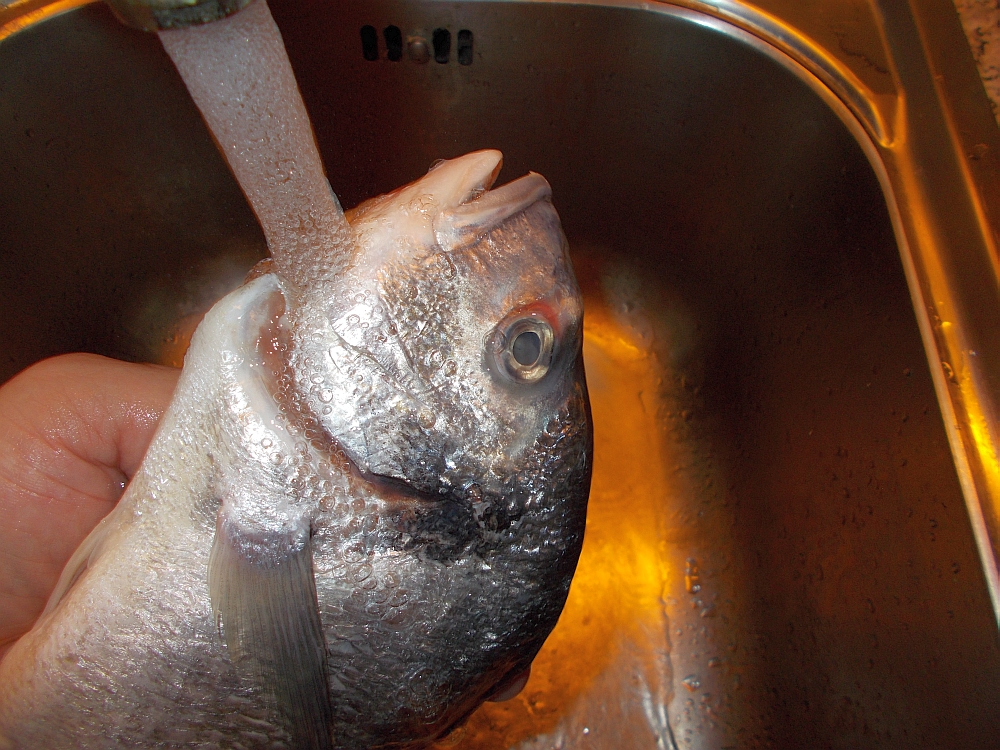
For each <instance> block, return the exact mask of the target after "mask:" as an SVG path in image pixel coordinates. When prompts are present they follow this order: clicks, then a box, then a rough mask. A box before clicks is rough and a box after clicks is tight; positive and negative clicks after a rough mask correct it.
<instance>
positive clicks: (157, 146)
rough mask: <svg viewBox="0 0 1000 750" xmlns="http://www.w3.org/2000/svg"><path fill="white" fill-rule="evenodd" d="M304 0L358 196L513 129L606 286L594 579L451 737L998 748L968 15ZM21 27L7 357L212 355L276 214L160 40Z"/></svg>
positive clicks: (6, 65) (985, 110)
mask: <svg viewBox="0 0 1000 750" xmlns="http://www.w3.org/2000/svg"><path fill="white" fill-rule="evenodd" d="M270 4H271V8H272V11H273V14H274V16H275V18H276V20H277V22H278V24H279V26H280V27H281V29H282V32H283V34H284V36H285V40H286V44H287V46H288V50H289V55H290V57H291V59H292V62H293V65H294V67H295V70H296V74H297V76H298V78H299V82H300V87H301V89H302V93H303V96H304V98H305V101H306V104H307V106H308V107H309V109H310V113H311V116H312V118H313V123H314V127H315V130H316V136H317V140H318V143H319V146H320V150H321V152H322V154H323V156H324V159H325V162H326V166H327V170H328V174H329V178H330V181H331V183H332V185H333V186H334V188H335V190H336V191H337V193H338V194H339V196H340V197H341V200H342V202H343V203H344V205H345V206H349V205H353V204H355V203H357V202H359V201H360V200H362V199H364V198H366V197H369V196H371V195H374V194H376V193H379V192H383V191H385V190H388V189H391V188H394V187H396V186H398V185H400V184H402V183H404V182H406V181H409V180H412V179H414V178H416V177H417V176H419V175H420V174H422V173H423V172H424V171H425V170H426V169H427V167H428V166H429V165H430V164H431V163H432V162H433V161H434V160H435V159H438V158H442V157H451V156H455V155H458V154H461V153H463V152H465V151H469V150H472V149H477V148H485V147H490V148H499V149H501V150H502V151H503V152H504V154H505V155H506V166H505V167H504V172H503V174H502V175H501V181H505V180H507V179H512V178H514V177H516V176H519V175H521V174H523V173H524V172H526V171H527V170H529V169H530V170H533V171H537V172H540V173H542V174H544V175H545V176H546V177H547V178H548V180H549V181H550V182H551V184H552V187H553V193H554V200H555V204H556V207H557V208H558V210H559V213H560V215H561V217H562V220H563V223H564V227H565V230H566V233H567V236H568V238H569V241H570V245H571V248H572V254H573V261H574V264H575V267H576V270H577V274H578V276H579V278H580V282H581V285H582V287H583V289H584V292H585V297H586V340H585V357H586V366H587V376H588V382H589V386H590V389H591V398H592V401H593V412H594V422H595V431H596V434H595V440H596V451H595V474H594V486H593V494H592V498H591V505H590V508H591V510H590V515H589V520H588V530H587V535H588V536H587V541H586V544H585V548H584V553H583V557H582V559H581V563H580V569H579V572H578V575H577V578H576V579H575V581H574V584H573V589H572V591H571V594H570V600H569V603H568V604H567V608H566V610H565V612H564V615H563V618H562V620H561V621H560V624H559V626H558V627H557V629H556V631H555V632H554V633H553V635H552V637H551V638H550V639H549V641H548V643H547V644H546V647H545V649H544V650H543V652H542V653H541V654H540V656H539V657H538V659H537V660H536V663H535V668H534V670H533V675H532V678H531V681H530V682H529V683H528V686H527V687H526V689H525V690H524V691H523V692H522V693H521V695H520V696H519V697H518V698H516V699H515V700H513V701H510V702H507V703H502V704H490V705H487V706H485V707H484V708H482V709H481V710H480V711H479V712H477V713H476V714H475V715H474V716H473V717H472V718H471V719H470V720H469V721H468V722H467V724H466V725H465V726H464V727H462V728H460V729H459V730H457V731H456V732H455V733H453V734H452V735H451V736H450V737H448V738H447V739H446V740H444V741H442V742H441V743H440V746H441V747H453V748H508V747H520V748H526V749H527V748H556V747H559V748H563V747H600V748H623V747H630V748H631V747H635V748H643V747H648V748H673V747H680V748H725V747H731V748H758V747H760V748H770V747H775V748H786V747H787V748H799V747H810V748H867V747H879V748H895V747H898V748H912V747H956V748H958V747H961V748H979V747H982V748H986V747H995V746H996V742H997V740H996V738H997V737H1000V710H998V709H1000V698H998V696H1000V649H998V639H997V621H996V616H995V613H994V608H993V604H992V600H991V595H994V594H995V592H996V590H997V587H996V580H997V575H996V562H995V554H994V552H993V550H994V546H995V545H994V541H993V540H994V539H995V538H996V535H995V533H994V529H995V527H996V522H995V512H994V511H993V510H992V509H993V508H995V507H996V506H997V503H998V502H1000V493H998V491H997V488H998V487H1000V484H998V482H997V476H998V473H997V465H996V455H997V454H996V450H995V440H994V438H993V437H992V436H993V435H994V434H995V426H996V422H995V419H994V417H993V411H992V409H993V405H992V399H993V398H995V397H996V394H998V393H1000V387H998V386H997V383H998V380H997V376H998V374H1000V367H996V363H997V361H1000V359H998V358H1000V342H997V341H993V339H994V338H996V337H995V336H993V337H991V336H990V335H989V334H990V333H991V332H995V331H998V330H1000V323H998V321H1000V317H998V316H1000V299H998V296H997V276H996V268H997V263H998V261H997V256H996V252H995V246H994V244H993V243H994V239H993V238H994V231H993V230H992V229H991V227H995V226H1000V224H997V223H996V222H995V220H994V218H993V217H994V216H995V213H996V211H997V209H998V208H1000V203H998V202H997V192H996V191H997V187H996V186H998V185H1000V180H996V179H995V178H996V177H997V175H998V174H1000V171H998V170H997V163H996V148H997V146H998V136H997V133H996V127H995V124H994V123H993V120H992V114H991V112H990V110H989V107H988V105H987V103H986V101H985V95H984V94H983V93H982V91H981V87H980V89H978V90H977V89H975V87H974V86H973V83H975V84H976V85H978V81H977V80H976V79H975V78H974V76H975V68H974V67H973V65H972V61H971V57H969V56H968V49H967V48H966V47H962V48H961V49H962V52H963V54H964V57H962V56H959V55H958V54H957V53H955V52H954V50H956V49H958V48H957V47H956V46H955V40H956V39H957V40H959V43H960V44H962V45H964V39H962V37H961V30H960V29H959V27H958V21H957V19H956V18H954V10H953V9H952V8H950V4H948V3H933V2H930V1H929V0H927V1H922V2H914V3H911V4H910V6H911V9H912V14H909V13H910V11H906V13H904V11H902V10H898V9H895V8H885V7H882V8H880V7H878V6H869V5H867V4H865V3H854V4H851V5H848V4H840V6H839V7H840V10H837V11H836V12H835V13H834V12H833V11H830V12H831V13H833V16H835V17H833V16H831V15H830V14H827V15H823V14H822V13H820V12H819V11H820V10H822V8H820V7H819V6H823V7H825V8H826V9H827V10H829V8H830V7H832V6H835V5H837V4H835V3H827V4H823V3H811V4H802V3H782V2H777V0H776V1H775V2H772V3H769V4H768V3H758V4H757V5H752V6H751V5H749V4H740V3H735V2H718V3H699V2H684V3H680V4H679V5H667V4H655V3H654V4H650V3H639V2H635V3H632V2H625V1H621V2H608V3H589V2H584V3H552V2H545V3H533V2H447V3H445V2H391V1H382V0H379V1H377V2H343V3H323V2H320V0H298V1H297V2H292V1H291V0H272V2H271V3H270ZM900 5H902V4H900ZM814 6H815V7H814ZM945 8H947V9H948V10H950V13H951V15H950V16H949V15H948V14H947V13H945V11H944V10H943V9H945ZM6 13H7V15H6V16H2V17H0V23H5V24H6V25H5V26H2V28H0V33H2V34H3V35H4V36H5V38H3V40H2V41H0V206H2V209H3V210H2V215H0V245H2V247H3V248H4V260H5V262H4V264H3V270H2V271H0V286H2V288H3V292H4V294H3V297H2V299H0V310H2V316H3V320H4V321H5V322H6V335H5V338H4V345H3V351H2V354H3V357H2V360H0V381H2V380H5V379H6V378H8V377H10V376H11V375H13V374H14V373H15V372H17V371H19V370H20V369H22V368H23V367H25V366H27V365H29V364H30V363H32V362H34V361H36V360H38V359H41V358H43V357H46V356H49V355H53V354H57V353H60V352H68V351H80V350H85V351H92V352H97V353H101V354H105V355H108V356H112V357H118V358H123V359H130V360H140V361H141V360H145V361H159V362H166V363H174V364H179V363H180V360H181V357H182V355H183V350H184V346H185V344H186V340H187V336H188V335H189V334H190V331H191V329H192V328H193V326H194V325H195V324H196V323H197V320H198V319H199V316H200V315H201V314H202V313H203V312H204V310H205V309H207V307H208V306H210V305H211V304H212V302H214V301H215V300H216V299H218V298H219V297H220V296H221V295H223V294H224V293H226V292H227V291H228V290H230V289H232V288H234V287H235V286H236V285H238V284H239V283H240V281H241V279H242V276H243V274H244V273H245V272H246V270H247V269H248V268H249V267H250V266H251V265H252V264H253V263H254V262H255V261H256V260H257V259H259V258H261V257H263V256H264V255H265V254H266V248H265V246H264V241H263V237H262V235H261V233H260V230H259V229H258V227H257V225H256V222H255V220H254V217H253V215H252V214H251V213H250V211H249V209H248V207H247V206H246V204H245V202H244V200H243V197H242V195H241V193H240V191H239V188H238V187H237V186H236V184H235V183H234V182H233V180H232V178H231V177H230V175H229V173H228V171H227V169H226V167H225V164H224V162H223V161H222V159H221V158H220V157H219V156H218V154H217V153H216V151H215V148H214V145H213V143H212V140H211V138H210V136H209V135H208V133H207V132H206V131H205V128H204V126H203V124H202V122H201V119H200V117H199V115H198V113H197V111H196V109H195V108H194V105H193V104H192V103H191V101H190V100H189V98H188V96H187V93H186V91H185V89H184V87H183V85H182V83H181V82H180V79H179V78H178V76H177V74H176V73H175V72H174V70H173V68H172V67H171V65H170V63H169V60H168V58H167V57H166V55H165V53H164V52H163V50H162V48H161V47H160V45H159V43H158V41H157V39H156V37H155V36H151V35H144V34H143V33H141V32H137V31H133V30H130V29H127V28H125V27H124V26H122V25H121V24H119V23H118V22H117V21H115V19H114V18H113V17H112V15H111V14H110V12H109V11H108V10H107V8H106V7H104V6H103V5H96V4H89V5H88V4H79V3H75V2H62V3H57V4H55V5H45V4H38V3H35V4H32V5H29V4H27V3H24V2H22V3H21V4H20V5H15V6H12V9H8V11H6ZM837 13H839V14H840V15H839V16H838V15H837ZM908 14H909V15H908ZM940 18H944V19H945V20H944V21H940V20H939V19H940ZM845 19H846V20H845ZM948 24H951V26H949V25H948ZM366 26H370V27H372V29H373V30H374V31H375V32H376V33H375V34H374V36H373V35H372V31H370V30H369V31H365V32H362V28H363V27H366ZM388 27H396V29H397V30H396V32H389V33H384V30H385V29H387V28H388ZM932 27H933V29H934V33H933V34H931V33H929V32H928V29H930V28H932ZM440 29H447V30H449V35H450V38H451V39H452V42H451V47H450V50H449V53H448V55H447V56H445V55H444V54H443V44H442V43H441V42H440V40H441V38H442V37H441V35H440V34H435V30H440ZM462 32H466V34H465V35H462ZM400 38H402V43H401V44H402V47H401V48H400V46H399V44H400V42H399V41H398V40H399V39H400ZM914 39H920V40H923V41H922V42H921V43H920V44H914V43H913V40H914ZM373 40H374V46H373ZM386 40H388V41H389V43H390V44H389V46H387V43H386ZM394 40H396V41H394ZM420 41H422V42H423V43H424V45H425V46H424V49H423V54H422V53H421V50H420V46H419V42H420ZM435 41H438V44H435ZM463 45H464V46H463ZM949 45H950V46H949ZM390 47H391V48H392V49H391V50H390ZM460 47H461V49H460ZM373 50H374V53H373ZM390 52H392V54H391V55H390ZM436 56H437V57H442V56H443V57H445V61H443V62H438V61H437V60H436ZM373 57H374V59H369V58H373ZM390 57H398V58H400V59H395V60H394V59H390ZM969 92H971V93H969ZM991 180H992V182H991ZM991 185H992V187H991ZM929 363H930V364H929ZM991 461H992V463H991ZM991 472H992V473H991Z"/></svg>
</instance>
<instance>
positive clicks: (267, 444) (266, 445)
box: [260, 438, 273, 450]
mask: <svg viewBox="0 0 1000 750" xmlns="http://www.w3.org/2000/svg"><path fill="white" fill-rule="evenodd" d="M272 445H273V443H272V442H271V438H264V439H263V440H261V441H260V447H261V448H263V449H264V450H267V449H268V448H270V447H271V446H272Z"/></svg>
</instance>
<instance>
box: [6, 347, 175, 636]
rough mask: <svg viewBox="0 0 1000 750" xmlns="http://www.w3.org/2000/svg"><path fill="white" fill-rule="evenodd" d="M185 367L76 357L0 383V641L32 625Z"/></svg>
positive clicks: (110, 502)
mask: <svg viewBox="0 0 1000 750" xmlns="http://www.w3.org/2000/svg"><path fill="white" fill-rule="evenodd" d="M179 373H180V371H179V370H175V369H173V368H166V367H159V366H156V365H138V364H131V363H126V362H118V361H115V360H111V359H107V358H105V357H99V356H97V355H92V354H71V355H64V356H60V357H54V358H52V359H48V360H45V361H43V362H40V363H38V364H36V365H34V366H32V367H30V368H28V369H27V370H25V371H24V372H22V373H21V374H19V375H17V376H16V377H14V378H13V379H11V380H10V381H8V382H7V383H6V384H4V385H3V387H0V644H3V643H4V642H9V641H11V640H12V639H16V637H19V636H20V635H21V634H22V633H23V632H25V631H26V630H27V629H28V627H30V625H31V623H32V622H34V619H35V618H36V617H37V616H38V614H39V613H40V612H41V609H42V608H43V607H44V605H45V601H46V599H47V597H48V594H49V592H50V591H51V590H52V588H53V586H54V585H55V582H56V580H57V579H58V576H59V573H60V572H61V570H62V568H63V566H64V565H65V564H66V561H67V560H68V559H69V557H70V555H71V554H72V553H73V550H75V549H76V547H77V546H78V545H79V544H80V542H81V541H83V539H84V537H85V536H86V535H87V534H88V533H89V532H90V530H91V529H92V528H93V527H94V526H95V525H96V524H97V522H98V521H99V520H100V519H101V518H103V517H104V516H105V515H106V514H107V513H108V512H109V511H110V510H111V509H112V508H113V507H114V505H115V503H116V502H117V501H118V498H119V497H120V496H121V493H122V491H123V489H124V486H125V483H126V482H127V481H128V479H129V478H131V476H132V475H133V474H134V473H135V471H136V470H137V469H138V466H139V464H140V463H141V461H142V457H143V455H144V454H145V451H146V447H147V446H148V445H149V442H150V440H151V439H152V437H153V433H154V432H155V430H156V425H157V424H158V422H159V419H160V416H161V415H162V414H163V411H164V410H165V409H166V407H167V405H168V404H169V402H170V397H171V395H172V393H173V389H174V386H175V385H176V382H177V377H178V375H179Z"/></svg>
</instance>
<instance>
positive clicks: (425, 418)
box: [417, 409, 437, 430]
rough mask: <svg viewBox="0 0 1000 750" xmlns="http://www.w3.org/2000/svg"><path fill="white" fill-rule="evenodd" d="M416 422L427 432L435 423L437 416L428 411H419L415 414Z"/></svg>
mask: <svg viewBox="0 0 1000 750" xmlns="http://www.w3.org/2000/svg"><path fill="white" fill-rule="evenodd" d="M417 422H418V423H419V424H420V426H421V427H423V428H424V429H425V430H429V429H430V428H431V427H433V426H434V423H435V422H437V415H436V414H435V413H434V412H432V411H431V410H430V409H421V410H420V412H419V413H418V414H417Z"/></svg>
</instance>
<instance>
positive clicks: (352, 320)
mask: <svg viewBox="0 0 1000 750" xmlns="http://www.w3.org/2000/svg"><path fill="white" fill-rule="evenodd" d="M347 322H348V323H349V324H350V325H352V326H356V325H357V324H358V323H360V322H361V318H360V317H358V316H357V315H348V316H347Z"/></svg>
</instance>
